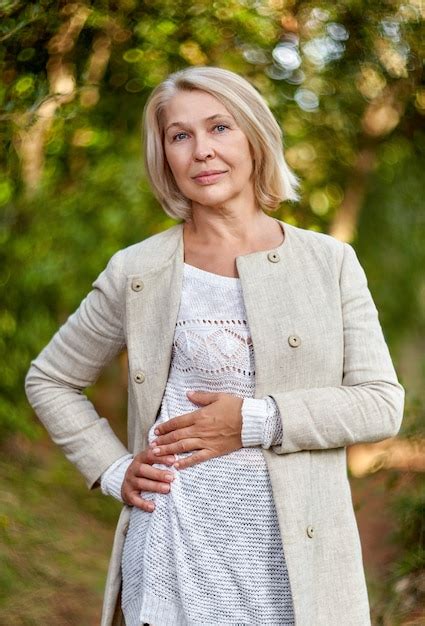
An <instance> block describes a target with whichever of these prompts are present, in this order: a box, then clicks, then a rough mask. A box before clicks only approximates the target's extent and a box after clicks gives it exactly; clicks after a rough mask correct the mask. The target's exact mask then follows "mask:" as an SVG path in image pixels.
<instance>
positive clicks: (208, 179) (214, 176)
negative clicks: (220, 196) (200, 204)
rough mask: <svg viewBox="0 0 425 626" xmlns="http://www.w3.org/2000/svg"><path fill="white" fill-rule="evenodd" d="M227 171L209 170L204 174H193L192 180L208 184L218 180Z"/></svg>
mask: <svg viewBox="0 0 425 626" xmlns="http://www.w3.org/2000/svg"><path fill="white" fill-rule="evenodd" d="M225 174H227V171H225V172H209V173H206V174H200V175H199V176H194V177H193V180H194V181H196V182H197V183H199V184H200V185H209V184H211V183H215V182H216V181H218V180H220V179H221V178H222V177H223V176H224V175H225Z"/></svg>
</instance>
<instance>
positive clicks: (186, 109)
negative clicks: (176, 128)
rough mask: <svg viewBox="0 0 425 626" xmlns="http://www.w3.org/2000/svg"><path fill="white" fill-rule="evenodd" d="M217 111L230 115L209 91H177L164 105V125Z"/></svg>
mask: <svg viewBox="0 0 425 626" xmlns="http://www.w3.org/2000/svg"><path fill="white" fill-rule="evenodd" d="M217 113H222V114H224V115H231V113H230V111H228V109H226V107H225V106H224V104H222V103H221V102H220V101H219V100H217V98H216V97H215V96H213V95H211V94H210V93H207V92H205V91H200V90H198V89H195V90H193V91H179V92H178V93H176V94H175V95H174V96H173V97H172V98H170V100H169V101H168V102H167V104H166V105H165V107H164V121H165V125H167V124H172V123H173V122H177V121H188V122H189V121H191V122H192V121H194V120H195V119H198V118H202V119H204V118H207V117H209V116H210V115H215V114H217Z"/></svg>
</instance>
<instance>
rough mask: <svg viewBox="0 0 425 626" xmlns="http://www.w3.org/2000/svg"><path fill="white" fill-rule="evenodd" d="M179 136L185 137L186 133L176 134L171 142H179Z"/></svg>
mask: <svg viewBox="0 0 425 626" xmlns="http://www.w3.org/2000/svg"><path fill="white" fill-rule="evenodd" d="M180 135H187V133H177V135H174V137H173V141H176V140H177V141H179V140H178V139H177V138H178V137H180Z"/></svg>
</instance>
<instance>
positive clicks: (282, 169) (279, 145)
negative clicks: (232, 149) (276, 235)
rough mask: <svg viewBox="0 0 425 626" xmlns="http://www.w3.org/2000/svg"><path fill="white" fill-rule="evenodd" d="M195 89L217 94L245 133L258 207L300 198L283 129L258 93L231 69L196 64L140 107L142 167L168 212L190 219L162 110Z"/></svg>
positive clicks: (171, 78)
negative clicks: (169, 156) (166, 149)
mask: <svg viewBox="0 0 425 626" xmlns="http://www.w3.org/2000/svg"><path fill="white" fill-rule="evenodd" d="M193 89H199V90H201V91H205V92H207V93H209V94H211V95H212V96H214V97H215V98H217V100H219V101H220V102H221V103H222V104H223V105H224V106H225V107H226V109H227V110H228V111H229V112H230V113H231V114H232V115H233V117H234V119H235V121H236V123H237V125H238V126H239V128H240V129H241V130H242V131H243V132H244V133H245V135H246V137H247V139H248V142H249V143H250V145H251V148H252V152H253V159H254V172H253V176H254V192H255V197H256V200H257V203H258V204H259V206H260V207H262V208H264V209H265V210H267V211H275V210H276V209H277V208H278V207H279V204H280V203H281V202H282V201H283V200H298V199H299V196H298V193H297V188H298V187H299V180H298V177H297V176H296V175H295V174H294V173H293V172H292V170H291V169H290V168H289V167H288V165H287V163H286V161H285V158H284V154H283V141H282V131H281V129H280V127H279V124H278V123H277V121H276V119H275V118H274V116H273V114H272V112H271V111H270V109H269V107H268V105H267V103H266V102H265V100H264V99H263V98H262V96H261V95H260V94H259V93H258V92H257V90H256V89H255V88H254V87H253V86H252V85H251V84H250V83H249V82H248V81H247V80H245V79H244V78H242V77H241V76H239V75H238V74H235V73H234V72H231V71H229V70H225V69H222V68H219V67H210V66H195V67H188V68H186V69H183V70H179V71H178V72H174V73H173V74H170V75H169V76H168V78H166V79H165V80H164V81H163V82H162V83H160V84H159V85H157V86H156V87H155V89H154V90H153V91H152V93H151V94H150V96H149V98H148V100H147V102H146V106H145V108H144V111H143V120H142V125H143V157H144V164H145V171H146V174H147V177H148V179H149V182H150V184H151V186H152V190H153V192H154V194H155V196H156V197H157V199H158V200H159V202H160V204H161V205H162V207H163V209H164V211H165V212H166V213H167V215H169V216H170V217H173V218H175V219H179V218H182V219H184V220H187V219H189V218H190V215H191V201H190V200H189V199H188V198H186V197H185V196H184V195H183V194H182V193H181V191H180V190H179V188H178V187H177V184H176V182H175V180H174V176H173V174H172V172H171V169H170V167H169V165H168V163H167V159H166V157H165V152H164V143H163V141H164V122H163V117H164V116H163V111H164V107H165V105H166V104H167V102H168V101H169V100H170V99H171V98H172V97H173V96H174V95H175V94H176V93H178V92H180V91H191V90H193Z"/></svg>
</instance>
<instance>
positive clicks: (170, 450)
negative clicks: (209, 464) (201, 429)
mask: <svg viewBox="0 0 425 626" xmlns="http://www.w3.org/2000/svg"><path fill="white" fill-rule="evenodd" d="M204 446H205V442H204V441H202V439H195V438H192V439H182V440H181V441H176V442H175V443H170V444H168V445H166V446H159V447H157V448H153V450H152V452H153V454H154V455H155V456H156V455H157V454H158V455H161V454H182V452H192V450H202V449H203V448H204Z"/></svg>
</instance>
